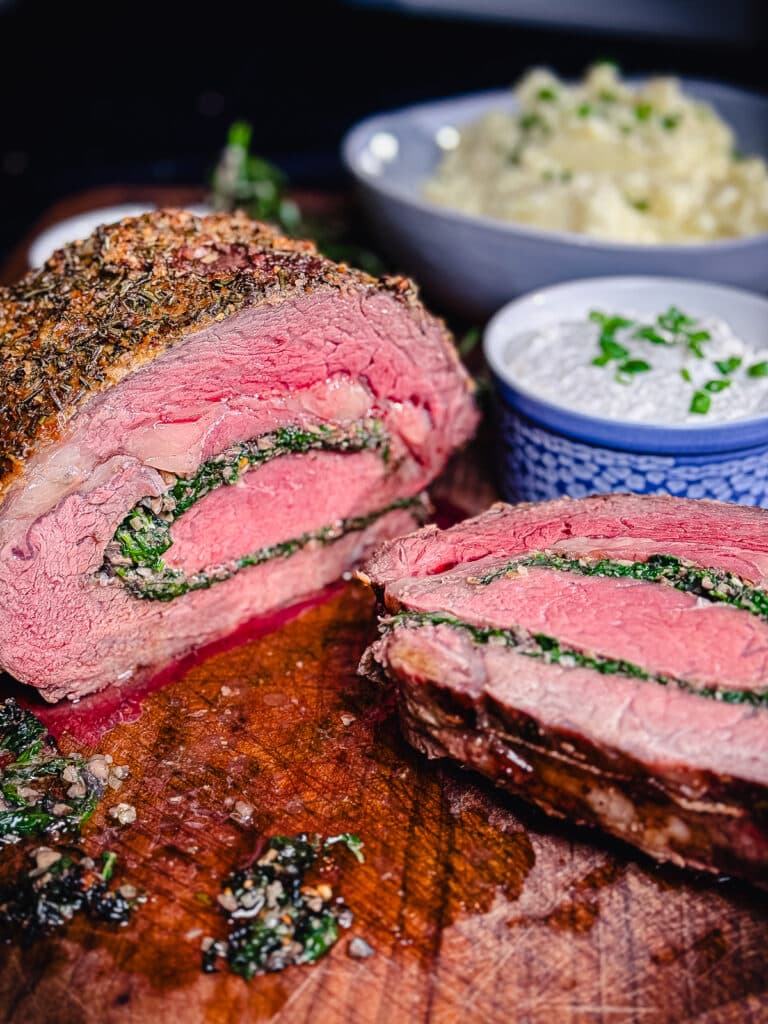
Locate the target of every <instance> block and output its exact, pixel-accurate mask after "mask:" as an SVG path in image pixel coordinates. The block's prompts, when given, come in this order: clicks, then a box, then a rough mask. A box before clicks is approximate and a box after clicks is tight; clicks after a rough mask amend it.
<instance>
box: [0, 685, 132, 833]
mask: <svg viewBox="0 0 768 1024" xmlns="http://www.w3.org/2000/svg"><path fill="white" fill-rule="evenodd" d="M127 775H128V769H127V768H126V767H125V766H123V765H118V766H113V764H112V759H111V758H110V757H105V756H104V755H103V754H94V755H93V756H92V757H90V758H85V757H83V756H81V755H80V754H69V755H65V754H62V753H61V752H60V751H59V749H58V747H57V745H56V743H55V742H54V740H53V738H52V737H51V736H49V735H48V731H47V730H46V728H45V726H44V725H43V723H42V722H41V721H40V720H39V719H38V718H37V717H36V716H35V715H33V714H32V712H31V711H27V710H26V709H24V708H22V707H21V705H20V704H18V703H17V702H16V701H15V700H14V699H13V698H11V697H9V698H7V699H6V700H5V701H3V702H1V703H0V845H3V844H7V843H17V842H19V841H20V840H21V839H22V838H23V837H25V836H43V835H45V836H51V835H56V834H61V833H67V832H77V831H78V830H79V828H80V826H81V825H82V824H83V823H84V822H85V821H87V820H88V818H90V816H91V815H92V814H93V812H94V810H95V809H96V806H97V804H98V802H99V800H100V799H101V798H102V796H103V795H104V792H105V790H106V788H107V787H108V786H109V787H110V788H112V789H117V788H119V786H120V785H121V784H122V782H123V780H124V779H125V778H126V777H127Z"/></svg>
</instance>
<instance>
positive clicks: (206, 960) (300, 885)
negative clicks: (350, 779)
mask: <svg viewBox="0 0 768 1024" xmlns="http://www.w3.org/2000/svg"><path fill="white" fill-rule="evenodd" d="M337 845H343V846H346V847H347V849H348V850H349V851H350V852H351V853H352V854H353V855H354V856H355V858H356V859H357V860H358V861H360V862H362V861H363V860H364V857H363V853H362V847H363V843H362V842H361V840H360V839H359V838H358V836H356V835H353V834H352V833H351V832H344V833H341V834H339V835H337V836H331V837H329V838H328V839H326V840H325V841H324V842H323V841H321V840H320V837H319V836H316V835H315V836H310V835H308V834H306V833H301V834H299V835H297V836H293V837H291V836H273V837H272V838H271V839H270V840H269V842H268V843H267V845H266V847H265V848H264V850H263V851H262V853H261V855H260V856H259V858H258V859H257V860H256V861H255V862H254V863H253V864H251V865H250V866H248V867H245V868H242V869H241V870H239V871H235V872H234V873H233V874H232V875H231V876H230V877H229V878H228V879H226V881H225V882H224V883H223V885H222V890H221V892H220V893H219V895H218V897H217V902H218V904H219V907H220V908H221V910H222V912H223V913H224V914H225V916H226V918H227V923H228V925H229V934H228V936H227V938H226V939H225V940H217V939H215V938H213V937H212V936H207V937H206V938H204V939H203V941H202V944H201V950H202V969H203V971H204V972H206V973H212V972H214V971H216V970H218V962H219V960H224V961H226V963H227V965H228V967H229V970H230V971H231V972H232V973H233V974H239V975H240V976H241V977H243V978H246V979H250V978H253V977H254V976H255V975H257V974H267V973H272V972H275V971H282V970H284V969H285V968H286V967H290V966H292V965H294V964H307V963H313V962H314V961H315V960H318V959H319V958H320V957H321V956H323V955H324V954H325V953H327V952H328V950H329V949H330V948H331V947H332V946H333V945H334V944H335V943H336V941H337V940H338V938H339V929H340V928H349V927H350V926H351V924H352V921H353V915H352V912H351V910H350V909H349V908H348V907H347V906H346V905H345V903H344V901H343V900H342V899H341V898H340V897H334V894H333V889H332V887H331V886H330V885H328V884H327V883H326V882H319V883H318V884H316V885H311V884H308V883H307V882H306V881H305V875H306V873H307V872H308V871H309V870H310V869H311V868H312V867H314V866H315V864H316V863H317V861H318V859H319V858H320V857H321V856H328V855H329V853H330V851H332V850H333V848H334V847H335V846H337ZM200 895H201V896H202V895H205V894H200ZM361 941H362V940H361ZM365 945H366V947H367V948H368V949H370V947H368V945H367V943H365ZM371 952H373V950H371ZM350 955H358V956H362V957H365V956H369V955H370V953H358V954H350Z"/></svg>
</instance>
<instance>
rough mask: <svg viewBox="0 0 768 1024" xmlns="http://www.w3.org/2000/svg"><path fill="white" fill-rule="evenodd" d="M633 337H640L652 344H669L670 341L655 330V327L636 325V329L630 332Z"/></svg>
mask: <svg viewBox="0 0 768 1024" xmlns="http://www.w3.org/2000/svg"><path fill="white" fill-rule="evenodd" d="M632 337H633V338H642V340H643V341H650V343H651V344H652V345H670V344H671V342H669V341H667V339H666V338H665V337H663V336H662V335H661V334H659V332H658V331H657V330H656V328H655V327H638V329H637V330H636V331H635V332H634V333H633V334H632Z"/></svg>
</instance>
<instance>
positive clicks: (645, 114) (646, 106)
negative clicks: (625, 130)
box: [635, 103, 653, 121]
mask: <svg viewBox="0 0 768 1024" xmlns="http://www.w3.org/2000/svg"><path fill="white" fill-rule="evenodd" d="M652 114H653V107H652V106H651V104H650V103H638V104H637V106H636V107H635V117H636V118H637V120H638V121H647V120H648V119H649V118H650V117H651V115H652Z"/></svg>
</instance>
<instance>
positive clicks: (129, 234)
mask: <svg viewBox="0 0 768 1024" xmlns="http://www.w3.org/2000/svg"><path fill="white" fill-rule="evenodd" d="M0 336H1V337H2V343H3V347H2V352H1V354H0V358H2V364H0V372H1V373H2V384H3V405H2V407H0V430H1V431H2V450H0V472H2V476H0V666H1V667H2V668H4V669H5V670H6V671H8V672H10V673H11V674H12V675H14V676H16V677H17V678H18V679H20V680H22V681H23V682H27V683H30V684H32V685H34V686H36V687H38V689H40V691H41V693H42V694H43V696H45V697H46V698H47V699H49V700H56V699H59V698H60V697H62V696H70V697H76V696H80V695H82V694H84V693H87V692H90V691H92V690H95V689H98V688H100V687H103V686H105V685H107V684H109V683H113V682H116V681H123V680H127V679H129V678H131V677H133V676H136V675H137V674H140V673H145V672H147V671H149V670H154V669H156V668H159V667H161V666H163V665H165V664H167V663H169V662H170V661H172V660H174V659H176V658H178V657H180V656H182V655H183V654H185V653H186V652H188V651H189V650H190V649H192V648H194V647H195V646H197V645H199V644H201V643H204V642H206V641H208V640H210V639H213V638H215V637H216V636H220V635H223V634H224V633H226V632H229V631H230V630H232V629H233V628H235V627H236V626H237V625H238V624H240V623H241V622H243V621H244V620H245V619H247V618H250V617H252V616H254V615H258V614H261V613H266V612H269V611H271V610H273V609H274V608H276V607H278V606H280V605H285V604H288V603H292V602H294V601H296V600H298V599H300V598H302V597H304V596H306V595H307V594H309V593H312V592H314V591H315V590H317V589H319V588H321V587H323V586H324V585H326V584H327V583H329V582H332V581H333V580H334V579H336V578H337V577H338V576H340V575H341V574H342V573H343V572H344V571H346V570H348V569H349V568H351V567H352V566H354V565H355V564H356V563H357V562H359V560H360V559H361V558H362V557H364V556H365V555H366V554H367V553H368V552H370V550H372V546H373V545H375V544H377V543H379V542H381V541H382V540H384V539H386V538H387V537H391V536H393V535H396V534H397V533H402V532H404V531H405V530H407V529H411V528H412V527H413V525H414V522H418V520H419V516H420V515H421V514H422V510H423V500H422V498H421V497H420V495H421V492H422V491H423V489H424V487H425V486H426V485H427V484H428V483H429V482H430V481H431V480H432V479H433V478H434V476H435V475H436V474H437V473H438V472H439V470H440V469H441V468H442V466H443V465H444V464H445V461H446V459H447V458H448V456H449V455H450V453H451V452H452V451H453V450H454V449H455V448H456V447H457V446H459V445H460V444H462V443H463V442H464V441H465V440H467V438H468V437H469V436H470V435H471V433H472V430H473V428H474V425H475V422H476V415H477V414H476V411H475V408H474V403H473V400H472V396H471V393H470V388H469V384H468V378H467V376H466V374H465V373H464V371H463V370H462V368H461V366H460V364H459V362H458V360H457V357H456V355H455V352H454V350H453V348H452V345H451V341H450V338H449V336H448V335H447V333H446V331H445V329H444V327H443V325H442V324H441V323H440V322H439V321H437V320H435V319H434V318H432V317H430V316H429V315H428V314H427V313H426V312H425V310H424V309H423V307H422V306H421V305H420V304H419V302H418V300H417V298H416V296H415V293H414V291H413V288H412V286H411V285H410V284H409V283H408V282H406V281H404V280H402V279H385V280H384V281H382V282H379V281H377V280H375V279H373V278H370V277H368V276H367V275H365V274H362V273H361V272H358V271H352V270H349V269H347V268H345V267H340V266H336V265H335V264H333V263H332V262H331V261H329V260H326V259H324V258H323V257H321V256H319V255H318V254H317V252H316V251H315V250H314V248H313V247H312V246H311V245H310V244H308V243H303V242H301V243H299V242H293V241H290V240H287V239H284V238H281V237H280V236H278V235H276V234H274V233H273V232H272V231H271V230H270V229H268V228H266V227H265V226H264V225H259V224H257V223H255V222H253V221H250V220H249V219H248V218H246V217H244V216H242V215H235V216H224V215H217V216H211V217H204V218H197V217H194V216H192V215H190V214H186V213H183V212H179V211H163V212H160V213H157V214H148V215H145V216H143V217H140V218H136V219H130V220H127V221H123V222H122V223H121V224H118V225H113V226H111V227H106V228H100V229H99V230H98V231H97V232H96V233H95V234H94V235H93V236H92V237H91V238H90V239H88V240H86V241H85V242H82V243H76V244H75V245H73V246H70V247H68V248H66V249H64V250H62V251H61V252H60V253H58V254H56V255H55V256H54V257H53V258H52V260H51V261H49V263H48V264H47V265H46V267H44V268H43V269H42V270H41V271H39V272H36V273H33V274H31V275H29V276H28V277H27V278H25V279H24V281H22V282H21V283H20V284H19V285H17V286H15V287H14V288H10V289H6V290H4V291H3V292H0Z"/></svg>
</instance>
